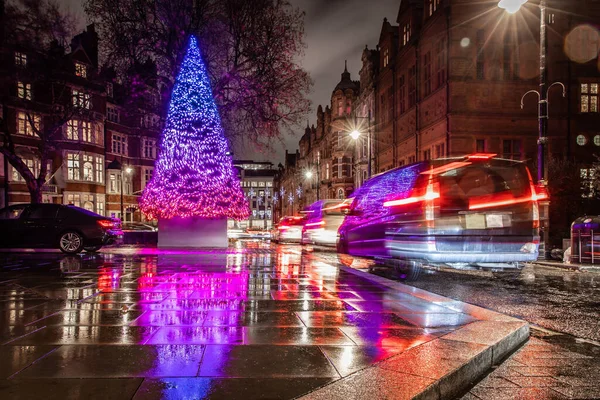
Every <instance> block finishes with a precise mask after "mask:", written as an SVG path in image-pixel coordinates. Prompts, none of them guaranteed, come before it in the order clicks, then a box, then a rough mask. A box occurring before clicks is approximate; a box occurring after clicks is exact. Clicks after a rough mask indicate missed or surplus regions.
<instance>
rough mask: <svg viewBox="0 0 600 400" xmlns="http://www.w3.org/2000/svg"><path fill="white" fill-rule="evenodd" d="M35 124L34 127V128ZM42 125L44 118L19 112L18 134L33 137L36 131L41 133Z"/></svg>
mask: <svg viewBox="0 0 600 400" xmlns="http://www.w3.org/2000/svg"><path fill="white" fill-rule="evenodd" d="M32 124H33V126H32ZM41 125H42V117H41V116H40V115H38V114H29V115H28V114H27V113H26V112H23V111H19V112H18V113H17V133H18V134H19V135H27V136H33V135H35V134H36V133H35V132H36V131H38V132H39V131H40V129H41Z"/></svg>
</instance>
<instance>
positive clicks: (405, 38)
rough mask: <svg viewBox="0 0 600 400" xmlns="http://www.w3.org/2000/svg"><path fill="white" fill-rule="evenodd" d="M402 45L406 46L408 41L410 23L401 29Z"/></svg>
mask: <svg viewBox="0 0 600 400" xmlns="http://www.w3.org/2000/svg"><path fill="white" fill-rule="evenodd" d="M402 33H403V34H402V44H403V45H404V46H406V45H407V44H408V41H409V40H410V34H411V32H410V22H407V23H406V24H405V25H404V27H403V28H402Z"/></svg>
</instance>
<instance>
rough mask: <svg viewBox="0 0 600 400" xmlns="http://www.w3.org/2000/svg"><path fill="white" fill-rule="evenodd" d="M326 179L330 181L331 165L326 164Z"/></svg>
mask: <svg viewBox="0 0 600 400" xmlns="http://www.w3.org/2000/svg"><path fill="white" fill-rule="evenodd" d="M325 179H329V163H327V164H325Z"/></svg>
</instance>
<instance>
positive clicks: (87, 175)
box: [83, 154, 95, 182]
mask: <svg viewBox="0 0 600 400" xmlns="http://www.w3.org/2000/svg"><path fill="white" fill-rule="evenodd" d="M94 178H95V177H94V158H93V157H92V156H89V155H87V154H84V155H83V180H84V181H88V182H93V181H94Z"/></svg>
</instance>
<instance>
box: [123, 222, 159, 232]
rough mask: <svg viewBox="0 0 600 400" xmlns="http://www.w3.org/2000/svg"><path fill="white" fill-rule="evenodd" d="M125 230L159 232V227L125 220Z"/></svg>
mask: <svg viewBox="0 0 600 400" xmlns="http://www.w3.org/2000/svg"><path fill="white" fill-rule="evenodd" d="M122 226H123V231H125V232H158V228H157V227H155V226H152V225H148V224H144V223H142V222H123V224H122Z"/></svg>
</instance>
